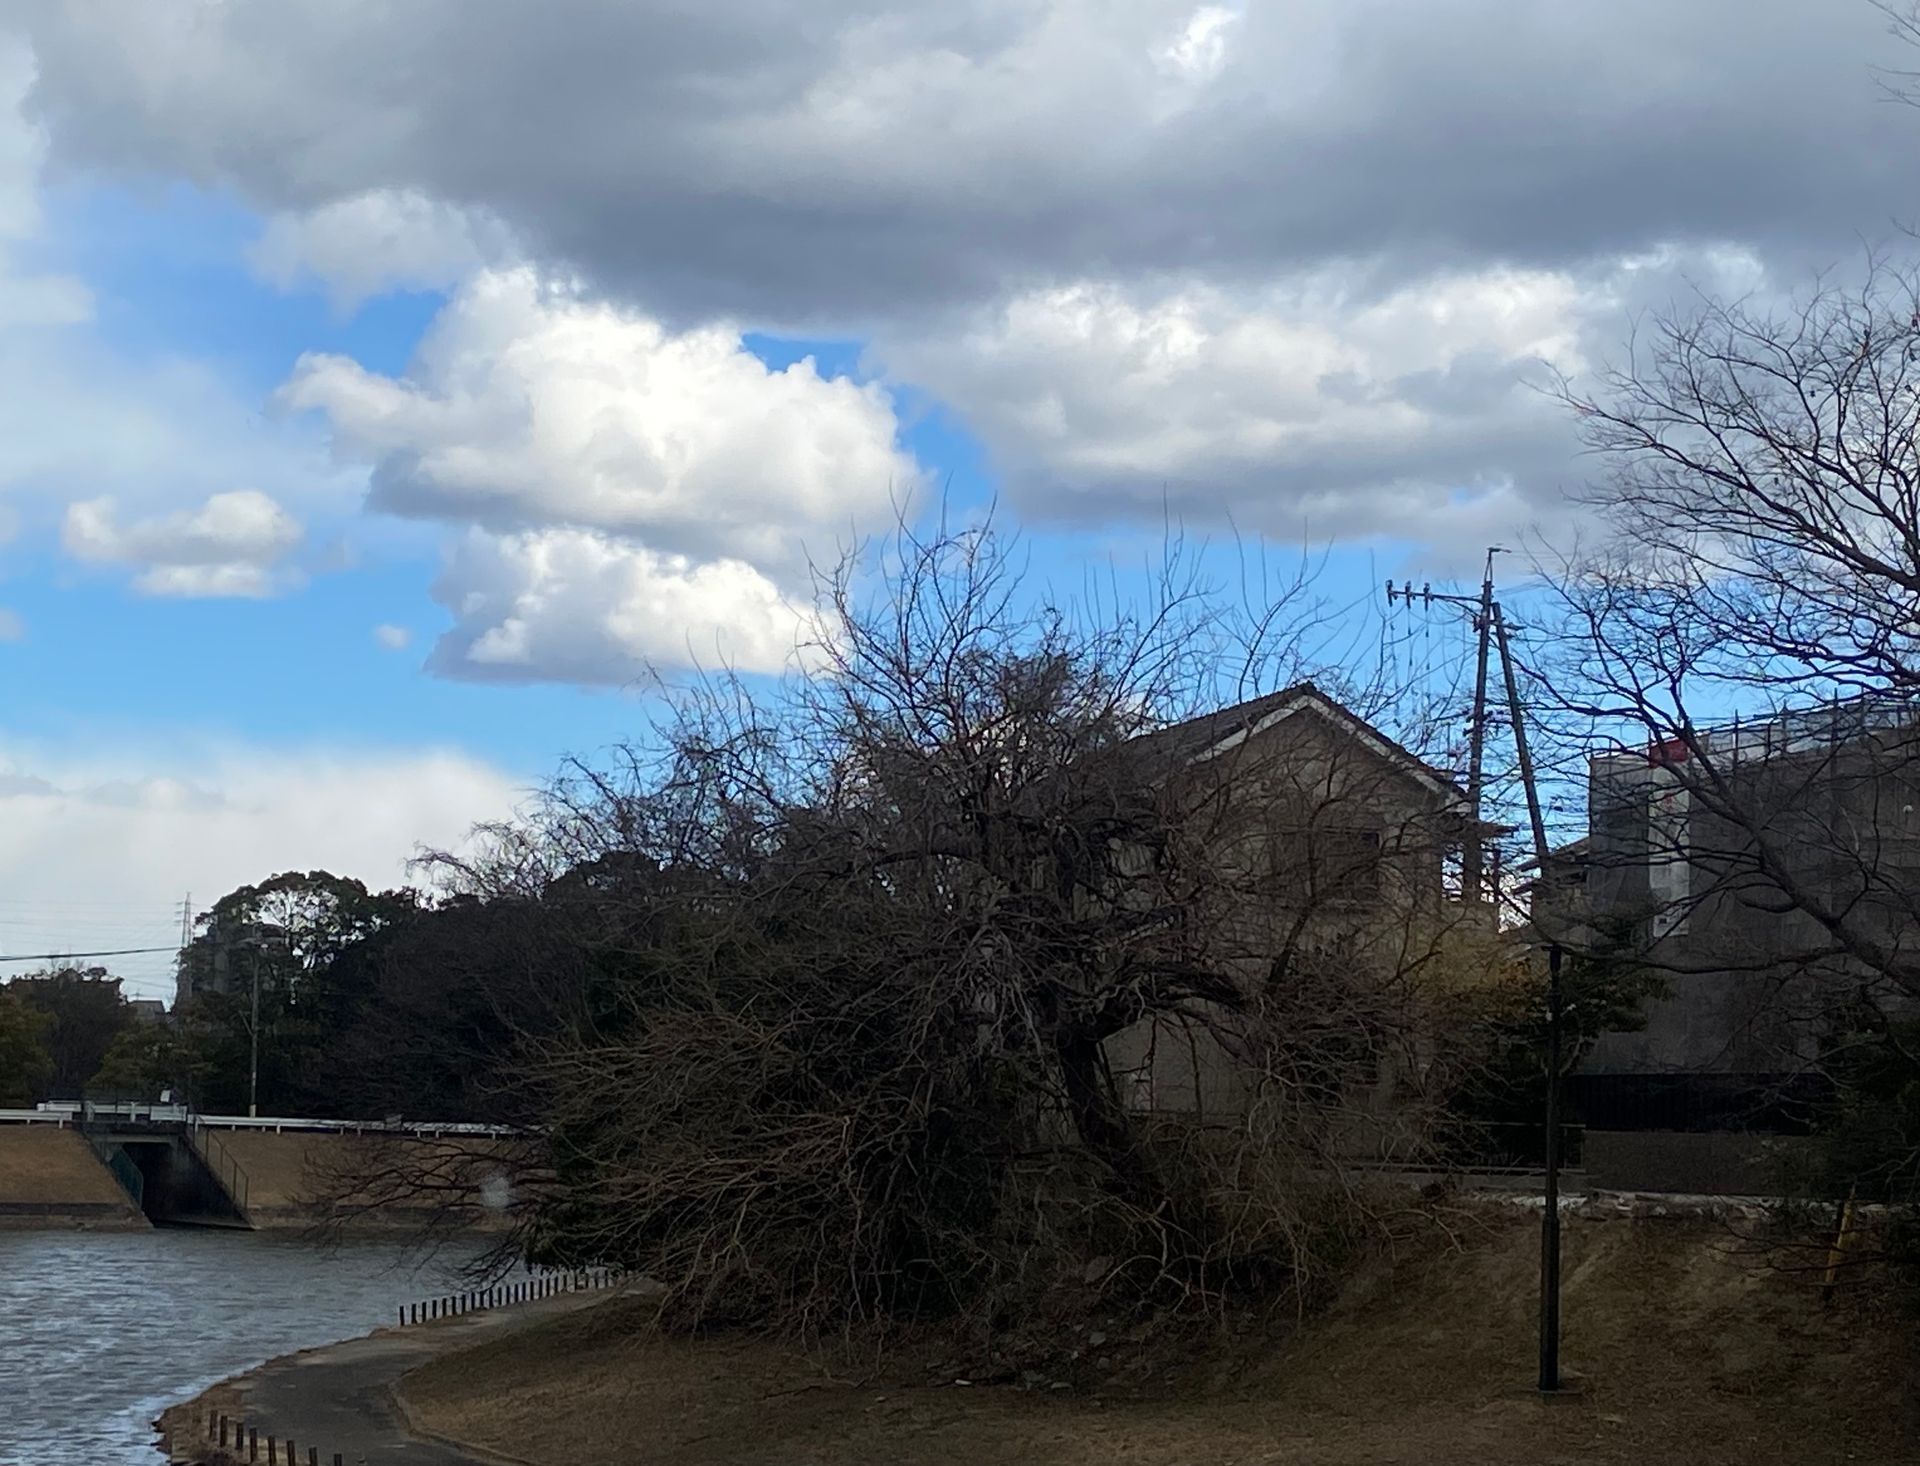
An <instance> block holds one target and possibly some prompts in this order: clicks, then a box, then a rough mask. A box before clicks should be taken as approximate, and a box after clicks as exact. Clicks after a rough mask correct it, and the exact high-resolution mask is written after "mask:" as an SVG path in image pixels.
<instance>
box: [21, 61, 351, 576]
mask: <svg viewBox="0 0 1920 1466" xmlns="http://www.w3.org/2000/svg"><path fill="white" fill-rule="evenodd" d="M33 78H34V59H33V57H32V55H31V53H30V52H29V51H28V50H27V49H26V47H25V46H23V45H21V44H20V43H19V42H18V41H17V40H15V39H13V38H10V37H8V36H6V35H4V34H0V538H5V537H7V536H10V535H11V534H13V533H14V532H15V531H16V530H17V529H19V528H22V527H25V528H28V529H41V528H43V527H46V526H47V525H48V523H49V521H52V520H56V519H57V518H58V515H59V512H60V509H61V508H62V507H64V506H65V505H66V504H68V503H69V502H71V501H73V500H76V499H86V498H89V497H99V496H102V495H111V496H113V497H114V498H115V499H116V500H117V501H118V502H119V503H120V504H121V505H122V506H124V508H125V509H126V511H127V512H128V513H132V514H137V515H149V516H151V515H166V514H168V513H171V512H173V511H175V510H177V509H178V508H179V507H180V506H181V505H183V504H195V503H198V502H200V501H201V500H202V498H203V497H204V496H205V494H206V492H207V487H206V486H207V485H208V484H209V483H210V482H211V483H221V482H225V483H255V484H260V485H262V486H263V487H265V488H268V489H270V490H272V491H273V492H274V494H275V495H276V497H278V498H280V499H281V500H282V501H283V502H284V501H287V500H289V499H298V500H300V501H303V502H304V503H313V504H321V505H331V506H336V507H337V506H339V505H341V504H342V503H343V502H350V501H351V500H350V495H351V490H347V491H345V492H343V485H342V481H341V480H342V475H341V474H340V473H339V472H338V470H337V469H335V468H332V467H330V466H329V464H328V462H327V459H326V455H325V452H324V448H323V446H322V444H321V443H320V442H319V440H318V437H317V435H316V434H315V433H314V432H313V431H312V429H311V427H310V426H306V425H290V424H287V423H274V422H268V421H263V420H262V418H261V416H260V412H259V404H258V402H257V400H251V399H250V398H249V397H248V396H247V395H246V394H245V393H243V392H241V391H239V390H236V388H235V387H234V385H233V384H232V383H231V382H228V381H226V380H224V379H223V378H222V377H221V376H220V375H219V374H218V373H217V372H215V371H213V370H211V369H210V368H209V367H208V366H206V365H205V364H203V363H197V362H194V361H191V360H185V359H181V358H179V357H176V356H169V355H165V354H159V355H155V354H149V353H129V352H127V351H125V350H122V349H119V348H118V347H116V346H114V345H113V344H111V343H110V342H109V341H108V340H107V339H106V335H105V333H104V332H103V331H102V330H101V329H99V328H98V326H97V325H96V324H95V323H94V321H93V310H92V298H91V293H90V292H89V290H88V289H87V287H86V285H85V284H84V283H83V282H81V281H79V280H76V279H73V278H71V277H69V276H65V275H59V274H49V273H46V272H45V271H43V270H41V269H39V268H37V267H35V266H33V265H31V264H30V261H32V260H33V259H35V258H36V257H37V256H38V255H39V254H40V253H42V252H44V251H45V250H46V249H47V248H48V247H49V245H50V244H51V242H52V241H50V240H49V239H48V238H46V237H45V222H44V219H43V217H42V214H43V211H42V208H41V191H40V181H41V180H40V175H41V167H42V162H43V154H44V152H45V145H46V138H45V136H44V134H43V131H42V129H41V128H40V127H39V126H38V125H37V124H33V123H30V122H29V121H28V120H27V118H26V117H25V115H24V114H23V111H22V108H23V105H24V103H25V100H26V96H27V93H28V90H29V87H30V86H31V84H32V82H33ZM159 578H160V579H167V578H168V577H159ZM208 578H209V577H208V576H207V575H206V574H204V573H202V574H199V575H196V576H189V577H187V579H188V580H195V579H200V580H205V579H208ZM214 578H215V579H217V578H218V577H214ZM172 579H174V580H176V581H177V580H178V579H179V577H172ZM228 579H229V580H231V579H232V577H231V576H229V577H228Z"/></svg>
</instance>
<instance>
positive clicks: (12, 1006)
mask: <svg viewBox="0 0 1920 1466" xmlns="http://www.w3.org/2000/svg"><path fill="white" fill-rule="evenodd" d="M52 1026H53V1020H52V1019H51V1018H50V1017H48V1016H47V1014H46V1013H45V1012H43V1011H42V1010H41V1009H39V1008H38V1007H36V1006H34V1005H33V1004H32V1003H29V1002H28V1001H27V1000H26V998H25V997H24V996H22V995H21V994H19V993H16V992H14V991H13V990H12V989H11V988H0V1107H4V1108H7V1109H24V1108H25V1107H27V1106H29V1105H31V1104H33V1103H34V1102H35V1101H36V1100H38V1099H41V1098H43V1097H44V1096H45V1092H46V1083H47V1080H48V1078H49V1076H51V1075H52V1073H53V1055H52V1053H51V1052H50V1051H49V1050H48V1048H47V1030H48V1029H50V1028H51V1027H52Z"/></svg>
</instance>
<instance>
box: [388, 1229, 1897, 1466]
mask: <svg viewBox="0 0 1920 1466" xmlns="http://www.w3.org/2000/svg"><path fill="white" fill-rule="evenodd" d="M1472 1225H1473V1232H1474V1235H1473V1236H1472V1237H1471V1239H1470V1240H1468V1241H1466V1242H1465V1243H1464V1245H1462V1246H1461V1247H1459V1248H1458V1249H1445V1250H1443V1249H1440V1248H1437V1247H1426V1248H1421V1249H1416V1250H1412V1251H1408V1252H1405V1253H1403V1254H1402V1255H1401V1256H1400V1257H1399V1258H1397V1259H1394V1258H1382V1259H1379V1260H1378V1261H1377V1262H1376V1263H1375V1264H1373V1265H1371V1266H1369V1267H1367V1268H1366V1269H1363V1270H1362V1272H1361V1274H1360V1275H1359V1276H1357V1277H1356V1278H1355V1279H1354V1280H1353V1283H1352V1285H1351V1286H1350V1287H1349V1288H1348V1289H1347V1290H1346V1291H1345V1293H1344V1294H1343V1295H1342V1296H1341V1298H1340V1299H1339V1300H1338V1302H1337V1303H1336V1304H1335V1306H1334V1307H1333V1308H1331V1309H1330V1310H1329V1311H1328V1312H1327V1313H1325V1314H1324V1315H1322V1316H1320V1317H1317V1318H1315V1319H1312V1320H1310V1321H1308V1322H1307V1323H1305V1324H1303V1325H1301V1326H1299V1327H1297V1328H1294V1329H1291V1330H1286V1331H1282V1332H1279V1333H1277V1334H1276V1335H1274V1336H1272V1337H1267V1338H1248V1337H1238V1338H1233V1339H1228V1340H1223V1341H1221V1343H1220V1345H1219V1347H1218V1349H1217V1351H1215V1352H1214V1353H1213V1354H1212V1355H1211V1356H1209V1357H1206V1358H1204V1359H1199V1360H1196V1359H1194V1358H1192V1357H1189V1358H1187V1359H1184V1360H1182V1359H1178V1358H1169V1359H1155V1358H1151V1357H1150V1355H1149V1354H1148V1351H1149V1350H1150V1349H1151V1348H1152V1345H1151V1342H1150V1341H1149V1340H1147V1339H1145V1338H1142V1337H1140V1336H1139V1331H1138V1330H1133V1329H1129V1328H1127V1327H1126V1326H1125V1324H1124V1321H1120V1320H1113V1321H1110V1322H1109V1323H1108V1325H1107V1327H1106V1328H1104V1329H1096V1330H1093V1331H1091V1332H1087V1333H1085V1334H1084V1335H1082V1336H1080V1340H1079V1342H1080V1353H1081V1356H1082V1357H1081V1359H1080V1360H1079V1361H1078V1362H1077V1363H1076V1364H1075V1365H1074V1366H1073V1368H1072V1369H1071V1370H1070V1371H1067V1372H1066V1373H1067V1377H1066V1378H1064V1379H1055V1378H1050V1377H1048V1374H1046V1373H1041V1374H1038V1375H1035V1376H1030V1377H1027V1378H1024V1379H1021V1378H1018V1377H1016V1383H1014V1384H1011V1385H1000V1386H993V1387H987V1386H985V1385H984V1384H983V1383H981V1382H980V1381H981V1379H982V1378H983V1376H982V1375H981V1373H980V1370H979V1369H978V1368H977V1367H976V1366H977V1365H978V1364H979V1363H980V1361H975V1362H974V1363H963V1362H959V1361H955V1360H953V1359H941V1358H939V1357H937V1346H935V1345H932V1344H929V1345H928V1346H927V1347H925V1348H920V1349H917V1350H916V1349H913V1348H909V1349H908V1350H906V1351H904V1352H903V1353H901V1354H899V1355H895V1356H891V1357H889V1358H888V1359H887V1360H886V1361H885V1362H881V1363H876V1362H875V1361H874V1360H873V1359H872V1358H866V1359H857V1358H850V1357H847V1356H845V1355H839V1354H836V1355H832V1356H825V1355H809V1354H806V1353H803V1352H801V1351H798V1350H796V1349H793V1348H791V1347H789V1346H786V1345H783V1344H779V1343H776V1342H773V1341H769V1340H766V1339H763V1338H758V1337H754V1336H747V1335H717V1336H711V1337H705V1338H698V1339H691V1340H689V1339H679V1338H663V1337H661V1336H659V1335H658V1334H656V1333H654V1332H653V1331H652V1330H651V1328H650V1327H649V1326H648V1324H647V1321H646V1317H645V1314H644V1311H643V1310H641V1309H639V1308H637V1307H635V1306H633V1305H621V1304H613V1305H610V1306H609V1307H608V1308H607V1309H604V1310H602V1311H600V1312H599V1313H597V1314H595V1315H593V1316H592V1317H590V1318H589V1319H586V1320H570V1321H568V1323H567V1324H566V1325H565V1326H548V1325H535V1326H532V1327H529V1328H528V1329H526V1330H524V1331H522V1332H520V1333H518V1334H516V1335H515V1336H514V1337H513V1338H512V1339H510V1340H507V1339H499V1340H489V1341H483V1342H480V1343H478V1344H477V1345H476V1346H475V1347H472V1348H466V1349H463V1350H461V1351H459V1352H457V1353H452V1354H447V1355H443V1356H442V1357H440V1358H438V1359H435V1360H433V1361H431V1362H428V1363H426V1364H424V1365H423V1367H421V1368H419V1369H417V1370H415V1371H414V1372H412V1373H409V1374H408V1375H407V1376H406V1378H405V1379H404V1380H403V1381H402V1382H401V1383H400V1385H399V1390H400V1394H401V1397H402V1398H403V1399H404V1400H405V1402H406V1404H407V1408H408V1411H409V1414H410V1415H411V1417H412V1418H413V1419H414V1420H416V1421H417V1422H419V1423H420V1424H421V1425H423V1426H424V1427H426V1428H428V1429H431V1430H433V1431H435V1432H436V1433H438V1434H441V1435H443V1436H447V1437H452V1438H457V1439H460V1440H463V1441H467V1442H470V1443H472V1444H473V1445H474V1446H476V1447H479V1448H482V1449H484V1450H487V1451H491V1452H497V1453H500V1454H502V1455H504V1456H507V1457H510V1458H514V1459H517V1460H521V1461H525V1462H528V1463H532V1466H624V1463H627V1462H631V1461H633V1460H635V1459H637V1458H642V1457H644V1459H646V1460H647V1461H649V1462H654V1463H670V1466H721V1463H726V1466H742V1463H767V1466H773V1463H776V1462H777V1463H783V1466H784V1463H792V1462H799V1461H819V1462H840V1461H859V1462H863V1463H897V1466H999V1463H1005V1466H1014V1463H1016V1462H1022V1463H1024V1462H1045V1463H1055V1466H1148V1463H1174V1462H1192V1461H1202V1460H1204V1461H1208V1462H1219V1463H1223V1466H1226V1463H1236V1462H1248V1463H1251V1462H1256V1461H1259V1462H1271V1461H1284V1462H1286V1463H1288V1466H1336V1463H1337V1466H1365V1463H1377V1466H1386V1463H1400V1462H1404V1463H1418V1466H1444V1463H1450V1462H1459V1463H1462V1466H1465V1463H1469V1462H1471V1463H1474V1466H1523V1463H1524V1466H1541V1463H1572V1462H1582V1463H1584V1462H1620V1463H1629V1462H1631V1463H1636V1466H1643V1463H1645V1462H1649V1461H1662V1462H1665V1461H1688V1462H1694V1463H1713V1462H1728V1463H1734V1462H1737V1463H1741V1466H1774V1463H1778V1466H1787V1463H1794V1466H1804V1463H1808V1462H1816V1463H1820V1462H1834V1463H1841V1462H1867V1461H1886V1460H1896V1459H1912V1453H1913V1449H1914V1446H1913V1442H1914V1439H1915V1437H1913V1436H1912V1435H1910V1434H1908V1432H1909V1431H1910V1430H1911V1429H1912V1427H1913V1424H1914V1421H1913V1404H1914V1402H1913V1380H1912V1378H1911V1375H1912V1372H1913V1364H1914V1360H1913V1352H1912V1351H1913V1345H1912V1343H1911V1342H1910V1340H1909V1336H1910V1334H1911V1332H1912V1330H1911V1326H1910V1321H1908V1320H1903V1319H1900V1318H1896V1317H1894V1316H1892V1315H1891V1313H1890V1312H1889V1311H1886V1310H1883V1309H1881V1308H1879V1307H1877V1306H1876V1305H1875V1304H1874V1302H1873V1300H1871V1299H1868V1298H1862V1297H1855V1296H1849V1297H1843V1298H1842V1299H1840V1300H1838V1301H1836V1302H1835V1303H1834V1304H1833V1305H1831V1306H1827V1307H1823V1306H1822V1304H1821V1302H1820V1299H1819V1296H1818V1290H1817V1289H1816V1288H1813V1287H1810V1286H1808V1285H1807V1284H1806V1283H1805V1282H1803V1281H1794V1280H1789V1279H1787V1278H1783V1277H1779V1276H1772V1277H1768V1276H1764V1275H1762V1274H1761V1273H1759V1272H1757V1271H1755V1270H1754V1268H1753V1267H1752V1266H1751V1264H1750V1261H1748V1260H1747V1259H1744V1258H1741V1257H1738V1256H1735V1255H1733V1253H1732V1252H1731V1251H1730V1249H1729V1246H1728V1244H1729V1242H1730V1240H1731V1239H1730V1236H1729V1233H1728V1232H1727V1230H1726V1229H1725V1228H1724V1227H1723V1226H1722V1225H1720V1224H1717V1223H1716V1222H1714V1221H1712V1220H1709V1219H1701V1218H1694V1219H1674V1218H1648V1217H1639V1218H1631V1219H1630V1218H1624V1217H1621V1218H1606V1219H1603V1218H1595V1217H1585V1218H1574V1219H1572V1220H1570V1221H1569V1224H1568V1228H1567V1234H1566V1244H1565V1245H1566V1253H1565V1257H1566V1273H1565V1275H1566V1290H1565V1304H1566V1357H1567V1360H1568V1363H1569V1364H1570V1365H1571V1366H1573V1367H1575V1368H1577V1369H1579V1370H1580V1371H1582V1372H1583V1373H1584V1375H1585V1389H1584V1392H1583V1393H1582V1394H1580V1395H1579V1396H1578V1397H1576V1398H1571V1399H1558V1400H1552V1401H1543V1400H1541V1399H1540V1398H1539V1397H1538V1396H1536V1395H1535V1394H1533V1393H1532V1391H1531V1390H1529V1389H1527V1388H1526V1385H1527V1383H1528V1381H1530V1380H1531V1379H1532V1377H1533V1369H1534V1345H1535V1334H1534V1313H1533V1308H1534V1286H1535V1270H1536V1268H1537V1258H1538V1253H1537V1238H1538V1232H1537V1228H1536V1223H1535V1221H1534V1219H1532V1218H1530V1217H1528V1216H1526V1215H1525V1214H1515V1213H1513V1212H1512V1211H1508V1212H1505V1213H1502V1214H1500V1215H1497V1216H1493V1217H1490V1218H1487V1217H1481V1218H1476V1219H1475V1220H1474V1222H1473V1224H1472ZM930 1351H931V1352H930ZM1135 1356H1138V1357H1135ZM1143 1361H1144V1362H1145V1363H1146V1364H1147V1366H1148V1367H1147V1368H1146V1370H1145V1371H1144V1372H1143V1371H1142V1370H1141V1369H1139V1368H1136V1367H1132V1366H1135V1365H1138V1364H1140V1363H1141V1362H1143ZM969 1380H971V1381H973V1382H971V1383H969V1382H968V1381H969ZM1062 1386H1064V1387H1062Z"/></svg>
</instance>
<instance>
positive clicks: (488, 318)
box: [281, 269, 917, 571]
mask: <svg viewBox="0 0 1920 1466" xmlns="http://www.w3.org/2000/svg"><path fill="white" fill-rule="evenodd" d="M281 396H282V400H283V401H284V402H286V403H287V404H288V405H290V406H292V407H295V408H300V409H318V410H319V411H321V412H323V413H325V414H326V418H327V421H328V423H329V424H330V426H331V428H332V431H333V438H334V444H335V448H336V451H338V452H339V453H340V454H342V455H344V456H346V457H348V458H350V459H354V460H357V461H363V462H367V463H371V464H372V465H373V466H374V480H373V482H374V489H373V496H372V502H373V504H374V506H375V507H377V508H381V509H386V510H389V511H392V512H395V513H399V514H407V515H415V516H421V517H427V518H436V519H445V520H451V521H456V522H471V523H479V524H484V525H488V526H490V527H494V528H505V529H520V528H541V527H549V526H561V525H565V526H573V527H580V528H590V529H599V530H607V531H614V532H618V533H623V534H628V535H634V536H640V537H644V539H645V540H646V542H647V544H648V545H649V547H651V548H653V549H656V550H660V551H665V552H668V553H674V554H686V555H689V556H692V557H693V558H695V559H700V560H710V559H717V558H721V557H726V556H732V557H738V558H742V559H745V560H748V561H750V562H752V563H754V564H756V565H758V566H760V567H762V568H763V569H770V568H772V567H776V566H780V567H785V568H787V569H788V570H789V571H791V570H792V569H793V568H794V567H796V566H797V565H799V564H801V563H803V562H804V554H805V552H804V546H803V542H802V536H805V535H813V536H815V537H819V538H823V539H824V540H825V545H824V546H823V547H830V546H831V543H832V540H833V537H834V536H835V535H836V534H839V535H844V533H845V531H846V527H847V525H848V524H849V523H850V522H852V521H854V520H858V519H863V518H866V517H868V516H870V515H872V514H873V513H875V512H876V511H880V512H884V511H885V509H886V507H887V505H888V502H889V497H890V496H898V495H903V494H904V493H906V492H907V491H908V490H910V489H911V487H912V485H913V481H914V479H915V476H916V472H917V470H916V468H915V466H914V464H913V462H912V460H911V459H910V458H909V457H908V456H907V455H905V454H904V453H903V452H901V451H900V449H899V448H898V446H897V444H896V442H895V435H896V430H897V428H896V423H895V419H894V415H893V406H892V403H891V401H890V400H889V398H888V396H887V394H886V393H885V392H884V391H883V390H882V389H881V388H879V387H877V386H871V385H868V386H862V385H858V384H856V383H854V382H851V381H848V380H845V379H844V378H832V379H829V378H823V377H822V376H821V375H820V374H819V372H818V370H817V369H816V368H815V366H814V364H813V362H812V361H811V360H806V361H801V362H796V363H795V364H794V365H792V366H790V367H787V368H786V369H784V370H781V371H773V370H769V369H768V368H767V367H766V366H765V365H764V364H763V363H762V362H761V361H760V360H759V359H758V358H756V357H755V356H754V355H753V354H752V353H751V352H749V351H747V350H746V349H745V347H744V346H742V344H741V341H740V336H739V333H738V331H737V330H734V329H733V328H730V327H725V326H710V327H706V328H702V329H699V330H693V331H687V332H684V333H679V334H676V333H673V332H670V331H668V330H667V329H666V328H665V327H663V326H662V325H660V324H659V323H658V322H657V321H654V320H652V319H649V318H648V317H646V316H644V315H640V314H637V313H635V312H633V311H629V310H624V309H621V308H619V307H616V306H613V305H609V304H605V303H601V302H596V301H592V300H589V299H586V298H585V297H583V296H582V295H580V294H579V293H578V292H577V291H576V290H574V289H572V288H570V287H567V286H563V285H556V284H553V283H550V282H543V281H542V280H540V279H539V278H538V277H536V275H535V274H534V272H533V271H531V270H529V269H515V270H508V271H500V272H494V271H487V272H482V273H481V274H480V275H478V276H477V277H475V278H474V279H473V280H471V281H470V282H468V284H466V285H465V286H464V287H462V289H461V290H460V292H459V293H458V294H457V295H456V297H455V298H454V299H453V300H452V301H451V302H450V303H449V304H448V306H447V307H446V309H445V310H444V311H443V312H442V313H441V315H440V316H439V318H438V319H437V320H436V321H435V322H434V324H433V327H432V329H431V330H430V331H429V332H428V334H427V337H426V339H425V340H424V341H423V342H422V343H421V345H420V348H419V350H418V352H417V353H416V355H415V358H414V361H413V364H412V366H411V367H410V368H409V370H408V372H407V374H406V375H405V376H404V377H399V378H394V377H386V376H381V375H379V374H377V373H374V372H369V371H367V370H366V369H365V368H363V367H361V366H360V365H359V364H357V363H356V362H353V361H350V360H348V359H346V358H344V357H337V356H306V357H303V358H302V359H301V361H300V363H299V365H298V367H297V369H296V370H295V372H294V374H293V377H292V379H291V380H290V381H289V382H288V383H287V385H286V386H285V387H284V388H283V389H282V393H281Z"/></svg>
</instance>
